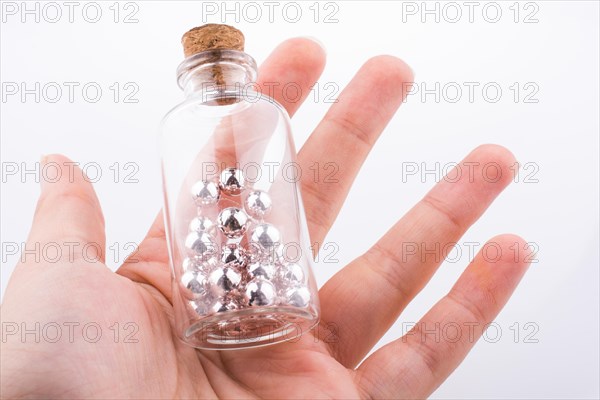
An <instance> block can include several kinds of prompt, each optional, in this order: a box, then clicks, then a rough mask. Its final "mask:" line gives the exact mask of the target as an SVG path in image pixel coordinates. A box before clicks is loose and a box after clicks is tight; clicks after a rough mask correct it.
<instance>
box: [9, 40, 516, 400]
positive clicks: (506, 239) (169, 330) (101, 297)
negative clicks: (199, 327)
mask: <svg viewBox="0 0 600 400" xmlns="http://www.w3.org/2000/svg"><path fill="white" fill-rule="evenodd" d="M324 63H325V55H324V52H323V50H322V49H321V48H320V47H319V46H318V45H316V44H315V43H314V42H312V41H309V40H305V39H292V40H288V41H286V42H284V43H283V44H282V45H281V46H279V47H278V48H277V49H276V50H275V51H274V53H273V54H272V55H271V56H270V57H269V58H268V59H267V60H266V61H265V63H264V65H263V67H262V68H261V69H260V72H259V83H261V82H275V81H277V82H280V83H281V85H280V86H279V88H281V87H282V86H284V85H285V83H288V82H295V83H297V84H298V85H300V87H301V88H302V93H303V99H304V98H305V97H306V96H307V95H308V93H309V88H310V87H311V86H312V84H313V83H314V82H315V81H316V80H317V79H318V77H319V75H320V73H321V71H322V69H323V67H324ZM411 81H412V72H411V70H410V68H409V67H408V66H407V65H406V64H405V63H403V62H402V61H400V60H398V59H396V58H394V57H390V56H381V57H375V58H373V59H371V60H369V61H368V62H367V63H366V64H365V65H364V66H363V67H362V68H361V69H360V71H359V72H358V73H357V75H356V77H355V78H354V79H353V80H352V81H351V82H350V84H349V85H348V87H347V88H346V89H345V90H344V91H343V92H342V93H341V95H340V97H339V101H338V103H336V104H334V105H333V106H332V107H331V109H330V110H329V112H328V113H327V115H326V116H325V117H324V119H323V121H322V122H321V123H320V124H319V125H318V126H317V128H316V129H315V131H314V132H313V134H312V135H311V137H310V138H309V139H308V141H307V142H306V144H305V145H304V147H303V148H302V149H301V151H300V152H299V155H298V162H299V163H300V165H301V166H302V167H303V168H308V167H309V166H310V165H312V164H313V163H314V162H321V163H325V162H333V163H335V164H336V165H338V166H339V171H338V174H337V178H338V182H336V183H327V182H323V181H319V182H315V181H313V180H311V179H310V178H309V177H308V176H307V175H308V174H304V175H305V177H306V178H305V179H303V181H302V196H303V200H304V205H305V210H306V215H307V218H308V225H309V232H310V237H311V242H319V243H320V242H322V240H323V238H324V237H325V235H326V234H327V232H328V230H329V228H330V227H331V225H332V224H333V222H334V220H335V218H336V216H337V214H338V212H339V210H340V208H341V206H342V204H343V201H344V199H345V197H346V195H347V193H348V191H349V189H350V186H351V184H352V181H353V180H354V178H355V176H356V174H357V173H358V171H359V169H360V166H361V164H362V163H363V161H364V160H365V158H366V156H367V154H368V153H369V151H370V149H371V148H372V146H373V145H374V143H375V141H376V139H377V137H378V136H379V134H380V133H381V131H382V130H383V129H384V127H385V125H386V124H387V122H388V121H389V120H390V119H391V118H392V116H393V115H394V113H395V111H396V110H397V108H398V107H399V106H400V104H401V103H402V101H403V99H404V97H405V96H406V90H407V89H408V87H409V85H408V83H410V82H411ZM274 97H275V99H276V100H278V101H279V102H280V103H281V104H282V105H283V106H284V107H285V108H286V109H287V110H288V112H289V113H290V115H292V114H294V112H295V111H296V110H297V108H298V107H299V105H300V102H301V101H299V102H294V103H291V102H287V101H286V100H285V98H284V97H283V96H282V95H281V93H275V95H274ZM332 149H334V150H333V151H332ZM67 161H68V160H67V159H66V158H64V157H62V156H57V155H54V156H49V157H47V158H46V160H45V162H55V163H57V164H58V165H61V166H63V165H64V162H67ZM465 162H467V163H478V164H477V165H476V166H474V167H473V171H474V173H473V174H472V176H473V179H472V180H471V179H469V176H467V175H464V176H463V177H462V178H461V179H459V180H458V181H456V182H449V181H444V180H442V181H441V182H440V183H439V184H437V185H436V186H435V187H434V188H433V189H432V190H431V191H430V192H429V193H428V194H427V195H426V197H425V198H424V199H423V200H421V201H420V202H419V203H418V204H417V205H416V206H415V207H414V208H413V209H411V210H410V211H409V212H408V213H407V214H406V215H405V216H404V217H403V218H402V219H401V220H400V221H398V222H397V223H396V224H395V225H394V226H393V227H392V228H391V229H390V231H389V232H388V233H387V234H386V235H385V236H384V237H382V238H381V239H380V240H379V241H378V242H377V243H376V244H375V245H374V246H373V247H372V248H371V249H370V250H368V251H367V252H366V253H365V254H363V255H362V256H360V257H358V258H357V259H356V260H355V261H353V262H352V263H350V264H349V265H348V266H346V267H345V268H344V269H342V270H341V271H340V272H338V273H337V274H336V275H335V276H334V277H333V278H332V279H331V280H330V281H329V282H327V283H326V284H325V285H324V286H323V288H322V289H321V290H320V302H321V310H322V312H321V323H320V325H319V328H318V329H315V330H314V331H312V332H310V333H306V334H305V335H303V336H302V337H301V338H300V339H299V340H297V341H294V342H288V343H282V344H278V345H273V346H268V347H262V348H254V349H246V350H236V351H201V350H196V349H194V348H191V347H188V346H187V345H185V344H183V343H182V342H180V341H179V340H178V339H177V338H176V335H175V333H174V331H175V330H174V328H173V319H172V314H173V310H172V305H171V273H170V268H169V265H168V256H167V246H166V243H165V233H164V226H163V218H162V215H159V216H158V217H157V219H156V221H155V222H154V224H153V225H152V227H151V228H150V230H149V232H148V235H147V236H146V238H145V239H144V240H143V241H142V242H141V244H140V246H139V249H138V251H137V252H136V253H135V255H134V257H135V261H136V262H134V260H132V259H129V260H127V261H126V262H125V263H124V264H123V265H122V266H121V267H120V268H119V269H118V271H117V272H116V273H113V272H111V271H110V270H109V269H108V268H107V267H106V265H105V264H104V257H103V255H104V254H105V251H104V250H105V249H104V246H105V233H104V219H103V216H102V212H101V209H100V205H99V203H98V200H97V198H96V195H95V193H94V190H93V188H92V187H91V185H90V183H89V182H87V181H86V180H85V179H84V178H83V174H82V173H81V171H79V170H78V171H77V172H78V173H76V174H75V179H74V181H72V182H70V180H69V173H68V171H67V170H66V169H65V170H63V173H62V178H61V180H60V181H58V182H56V183H50V182H43V183H42V193H41V196H40V199H39V203H38V206H37V209H36V213H35V217H34V222H33V227H32V229H31V232H30V235H29V238H28V241H27V243H28V244H27V248H28V249H29V248H34V247H35V246H36V244H39V246H40V247H44V245H45V244H48V243H56V244H58V245H59V246H65V244H67V243H78V244H80V245H79V246H78V247H77V248H79V249H81V248H82V245H84V244H94V245H96V244H97V245H98V246H99V247H100V248H101V249H102V251H101V252H100V254H99V255H98V261H97V262H90V261H89V257H88V258H84V257H82V256H77V253H75V255H76V257H75V258H73V259H69V258H66V257H64V258H62V259H60V261H58V262H52V263H50V262H36V260H35V259H32V257H28V258H26V259H25V261H24V262H21V263H19V265H18V266H17V267H16V269H15V271H14V273H13V275H12V277H11V280H10V282H9V285H8V287H7V290H6V294H5V298H4V304H3V306H2V322H3V342H2V355H1V368H2V370H1V373H2V384H1V390H2V393H1V394H2V397H6V398H20V397H46V398H56V397H71V398H103V399H107V398H119V399H123V398H136V399H141V398H155V399H156V398H210V397H223V398H247V397H264V398H278V399H279V398H323V397H327V398H359V397H373V398H409V397H411V398H412V397H425V396H428V395H429V394H430V393H432V391H433V390H435V388H436V387H438V386H439V385H440V384H441V383H442V382H443V381H444V379H445V378H446V377H447V376H448V375H449V374H450V373H451V372H452V371H453V370H454V369H455V368H456V366H457V365H458V364H459V363H460V362H461V360H462V359H463V358H464V357H465V356H466V354H467V353H468V351H469V350H470V349H471V348H472V346H473V345H474V342H475V341H474V340H473V338H471V337H469V335H462V337H461V338H460V339H459V340H458V341H452V342H450V341H446V340H441V341H434V340H422V336H421V335H420V333H419V332H418V330H419V329H420V328H419V327H422V326H434V325H435V324H436V323H437V322H439V323H440V324H441V325H442V326H443V324H445V323H449V322H452V323H457V324H459V325H461V326H462V325H463V324H464V323H475V325H474V337H475V338H477V337H479V336H480V335H481V334H482V329H483V327H484V326H485V325H486V324H487V323H489V322H490V321H491V320H492V319H493V318H494V317H495V316H496V315H497V314H498V312H499V311H500V309H501V308H502V306H503V305H504V304H505V303H506V301H507V300H508V298H509V297H510V295H511V293H512V291H513V290H514V288H515V287H516V285H517V283H518V281H519V280H520V278H521V277H522V275H523V274H524V272H525V270H526V268H527V266H528V263H527V262H526V261H525V260H526V258H525V255H523V256H521V258H520V259H515V257H514V254H515V253H514V252H513V251H511V250H509V248H510V247H511V246H515V244H516V245H517V246H520V248H524V246H525V244H524V241H523V240H522V239H520V238H519V237H516V236H513V235H502V236H497V237H495V238H494V239H493V241H494V242H495V243H496V244H497V245H499V246H500V248H501V250H502V257H500V259H499V260H496V261H495V262H490V261H489V260H487V259H486V258H485V257H484V256H482V254H479V255H477V256H476V257H475V258H474V260H473V261H472V262H471V264H470V265H469V266H468V267H467V268H466V270H465V271H464V273H463V274H462V276H461V277H460V278H459V280H458V281H457V283H456V284H455V286H454V287H453V288H452V290H451V291H450V292H449V293H448V294H447V295H446V296H445V297H443V298H442V299H441V300H440V301H439V302H438V303H437V304H436V305H435V306H434V307H433V308H432V309H431V310H430V311H429V312H428V313H427V314H426V315H425V316H424V317H423V320H422V321H421V322H420V323H419V324H417V325H416V327H415V331H413V332H411V333H409V334H407V335H406V336H405V337H404V338H400V339H397V340H395V341H393V342H392V343H390V344H388V345H386V346H385V347H383V348H381V349H379V350H378V351H376V352H375V353H373V354H372V355H371V356H370V357H368V358H367V359H366V360H365V361H364V362H363V363H362V364H360V366H358V367H357V365H358V364H359V363H360V362H361V360H363V358H364V357H365V356H366V355H367V353H368V352H369V351H370V349H371V348H372V347H373V346H374V345H375V344H376V343H377V341H378V340H379V339H380V338H381V337H382V335H383V334H384V333H385V332H386V331H387V330H388V329H389V328H390V326H391V325H392V324H393V323H394V321H395V320H396V319H397V317H398V316H399V314H400V313H401V312H402V310H403V309H404V308H405V307H406V305H407V304H408V303H409V302H410V300H411V299H412V298H413V297H414V296H415V295H416V294H417V293H418V292H419V291H420V290H421V289H422V288H423V287H424V285H425V284H426V283H427V281H428V280H429V279H430V277H431V276H432V275H433V273H434V272H435V270H436V268H437V267H438V266H439V264H440V263H441V262H440V261H441V260H435V259H434V258H433V257H427V258H425V259H422V255H421V254H415V255H407V254H402V253H401V250H402V246H401V244H402V243H406V242H412V243H422V244H423V246H424V247H426V248H432V247H434V244H435V243H439V244H440V246H441V247H444V246H445V245H446V244H448V243H453V242H456V241H457V240H458V239H459V238H460V237H461V236H462V234H463V233H464V232H465V231H466V230H467V229H468V227H469V226H470V225H471V224H473V223H474V222H475V221H476V220H477V219H478V218H479V216H480V215H481V214H482V213H483V212H484V211H485V209H486V208H487V207H488V206H489V204H490V203H491V202H492V201H493V199H494V198H495V197H496V196H497V195H498V194H499V193H500V192H501V191H502V190H503V189H504V188H505V187H506V186H507V185H508V183H509V182H510V180H511V171H510V169H509V168H510V167H511V166H512V165H513V164H514V162H515V160H514V157H513V156H512V154H511V153H510V152H508V151H507V150H506V149H504V148H502V147H499V146H492V145H487V146H482V147H479V148H477V149H476V150H474V151H473V152H472V153H470V154H469V155H468V156H467V157H466V159H465V160H464V161H463V163H465ZM489 162H495V163H497V164H498V165H500V167H501V169H502V177H501V179H499V180H498V181H496V182H489V181H486V180H485V179H483V175H482V174H481V173H480V172H481V171H480V170H481V166H482V165H485V164H486V163H489ZM467 165H469V164H467ZM470 165H475V164H470ZM62 254H64V255H71V254H73V253H72V252H69V251H68V249H65V251H63V252H62ZM89 322H93V323H95V324H98V325H99V326H100V327H102V328H104V329H105V332H104V333H105V334H104V335H101V337H99V338H98V341H97V342H94V343H91V342H90V341H86V340H82V339H81V336H80V335H75V340H72V341H71V340H69V338H68V337H66V335H63V336H62V337H61V338H60V340H58V341H56V343H52V342H51V341H49V340H43V338H42V340H36V338H35V337H34V336H35V335H32V334H28V335H26V336H25V337H24V339H25V340H22V336H21V334H20V333H19V334H7V332H5V323H9V324H16V325H17V326H19V327H21V326H26V327H28V328H30V329H31V327H34V326H35V325H36V323H39V324H40V325H41V326H51V324H58V325H59V326H61V327H65V326H69V324H73V323H78V324H79V325H78V326H75V327H74V329H75V331H77V330H78V329H81V328H82V326H84V325H85V324H86V323H89ZM115 322H118V323H119V324H120V328H117V329H121V332H120V333H121V335H120V337H119V339H118V340H115V335H114V334H113V333H114V332H113V331H110V334H106V333H107V327H112V326H114V325H115ZM126 322H134V324H135V325H134V326H135V329H137V331H136V333H135V339H136V341H137V342H135V343H133V342H128V341H127V340H124V338H123V334H124V332H123V331H122V327H123V325H124V324H125V323H126ZM22 324H23V325H22ZM422 324H425V325H422ZM6 326H8V325H6ZM11 326H14V325H11ZM415 333H416V334H415ZM92 336H93V332H92ZM5 339H6V340H5ZM37 339H39V338H37Z"/></svg>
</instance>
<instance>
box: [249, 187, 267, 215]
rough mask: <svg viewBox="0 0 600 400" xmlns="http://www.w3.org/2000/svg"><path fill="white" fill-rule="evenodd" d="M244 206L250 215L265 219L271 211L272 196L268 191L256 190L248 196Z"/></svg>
mask: <svg viewBox="0 0 600 400" xmlns="http://www.w3.org/2000/svg"><path fill="white" fill-rule="evenodd" d="M244 206H245V208H246V211H247V212H248V214H249V215H251V216H252V217H254V218H256V219H263V218H264V217H265V215H267V214H268V213H269V211H271V206H272V202H271V197H270V196H269V195H268V194H267V193H266V192H262V191H260V190H256V191H254V192H251V193H250V194H249V195H248V197H246V201H245V202H244Z"/></svg>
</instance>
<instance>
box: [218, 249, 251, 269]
mask: <svg viewBox="0 0 600 400" xmlns="http://www.w3.org/2000/svg"><path fill="white" fill-rule="evenodd" d="M221 262H222V263H223V264H225V265H227V266H228V267H234V268H241V267H243V266H244V264H245V263H246V255H245V253H244V249H243V248H242V246H240V245H238V244H226V245H225V246H223V249H222V251H221Z"/></svg>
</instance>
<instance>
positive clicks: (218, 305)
mask: <svg viewBox="0 0 600 400" xmlns="http://www.w3.org/2000/svg"><path fill="white" fill-rule="evenodd" d="M237 308H238V305H237V304H236V303H235V302H234V301H233V300H227V299H220V300H217V301H216V302H214V303H213V304H212V306H211V307H210V310H211V311H212V312H215V313H220V312H227V311H232V310H235V309H237Z"/></svg>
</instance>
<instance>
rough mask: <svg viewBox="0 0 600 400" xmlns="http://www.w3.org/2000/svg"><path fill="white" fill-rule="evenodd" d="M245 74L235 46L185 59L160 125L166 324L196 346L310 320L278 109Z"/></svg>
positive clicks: (292, 163) (252, 70)
mask: <svg viewBox="0 0 600 400" xmlns="http://www.w3.org/2000/svg"><path fill="white" fill-rule="evenodd" d="M255 79H256V63H255V61H254V59H252V57H250V56H249V55H248V54H246V53H245V52H243V51H239V50H209V51H203V52H200V53H197V54H194V55H191V56H189V57H187V58H186V59H185V60H184V61H183V62H182V63H181V64H180V65H179V68H178V83H179V86H180V87H181V88H182V89H183V91H184V93H185V97H186V99H185V101H183V102H182V103H181V104H179V105H177V106H176V107H175V108H173V109H172V110H171V111H170V112H169V113H168V114H167V115H166V116H165V117H164V119H163V121H162V124H161V133H160V150H161V157H162V176H163V186H164V216H165V227H166V237H167V242H168V248H169V256H170V262H171V267H172V271H173V307H174V312H175V323H176V329H177V333H178V335H179V336H180V337H181V339H182V340H183V341H184V342H186V343H188V344H190V345H192V346H195V347H198V348H202V349H237V348H247V347H253V346H261V345H267V344H272V343H278V342H281V341H285V340H290V339H292V338H296V337H298V336H299V335H302V334H303V333H306V332H307V331H309V330H310V329H311V328H313V327H314V326H315V325H316V324H317V322H318V318H319V302H318V296H317V293H318V292H317V288H316V284H315V279H314V276H313V274H312V262H313V261H312V253H311V249H310V240H309V237H308V230H307V226H306V218H305V215H304V210H303V205H302V199H301V196H300V190H299V179H300V177H301V174H302V170H301V169H300V166H299V165H298V163H297V162H296V150H295V147H294V143H293V140H292V136H291V130H290V122H289V117H288V114H287V112H286V111H285V110H284V109H283V107H281V105H279V104H278V103H277V102H276V101H274V100H273V99H271V98H269V97H267V96H265V95H264V94H260V93H258V92H257V91H255V90H254V88H255V84H254V82H255Z"/></svg>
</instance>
